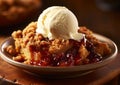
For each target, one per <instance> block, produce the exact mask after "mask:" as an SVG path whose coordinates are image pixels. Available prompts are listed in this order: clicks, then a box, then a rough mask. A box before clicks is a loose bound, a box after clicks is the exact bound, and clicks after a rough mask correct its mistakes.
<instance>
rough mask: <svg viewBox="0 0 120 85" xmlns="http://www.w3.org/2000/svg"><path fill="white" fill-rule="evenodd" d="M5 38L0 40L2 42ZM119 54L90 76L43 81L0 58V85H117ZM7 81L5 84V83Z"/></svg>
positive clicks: (119, 70) (119, 68) (119, 64)
mask: <svg viewBox="0 0 120 85" xmlns="http://www.w3.org/2000/svg"><path fill="white" fill-rule="evenodd" d="M4 39H5V38H4V37H2V38H0V41H3V40H4ZM119 62H120V54H118V55H117V57H116V59H115V60H114V61H113V62H111V63H109V64H108V65H107V66H105V67H102V68H100V69H98V70H96V71H94V72H92V73H90V74H87V75H84V76H81V77H77V78H71V79H45V78H40V77H36V76H33V75H31V74H28V73H26V72H24V71H22V70H21V69H18V68H16V67H14V66H12V65H9V64H8V63H6V62H5V61H3V60H2V59H1V58H0V85H9V84H10V83H12V84H11V85H14V84H21V85H76V84H81V85H102V84H106V83H109V82H110V83H113V82H114V83H113V85H115V83H116V85H118V83H119V82H118V78H119V74H120V63H119ZM5 80H7V82H6V81H5Z"/></svg>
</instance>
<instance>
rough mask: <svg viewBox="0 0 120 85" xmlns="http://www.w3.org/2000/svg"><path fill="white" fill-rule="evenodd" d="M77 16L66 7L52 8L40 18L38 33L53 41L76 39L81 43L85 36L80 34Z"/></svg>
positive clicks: (45, 11)
mask: <svg viewBox="0 0 120 85" xmlns="http://www.w3.org/2000/svg"><path fill="white" fill-rule="evenodd" d="M78 28H79V27H78V21H77V18H76V16H75V15H74V14H73V13H72V12H71V11H70V10H69V9H67V8H66V7H62V6H52V7H49V8H47V9H46V10H44V11H43V12H42V13H41V15H40V16H39V18H38V22H37V29H36V32H37V33H41V34H42V35H43V36H44V37H48V38H49V39H50V40H51V39H56V38H62V39H74V40H77V41H80V40H81V39H82V38H83V37H84V34H82V33H78Z"/></svg>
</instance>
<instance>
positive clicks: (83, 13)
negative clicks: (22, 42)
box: [0, 0, 120, 48]
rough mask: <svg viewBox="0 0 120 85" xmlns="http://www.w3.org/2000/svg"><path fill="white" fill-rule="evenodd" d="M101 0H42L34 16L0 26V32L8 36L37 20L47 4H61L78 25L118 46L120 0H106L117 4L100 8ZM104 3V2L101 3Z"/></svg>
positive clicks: (119, 40) (119, 42) (119, 46)
mask: <svg viewBox="0 0 120 85" xmlns="http://www.w3.org/2000/svg"><path fill="white" fill-rule="evenodd" d="M101 1H102V0H43V1H42V8H40V10H39V12H38V13H37V14H36V15H34V18H33V19H31V20H29V19H28V21H26V22H25V23H20V24H19V25H14V26H8V27H1V29H2V30H3V31H1V32H0V33H1V34H3V35H7V36H10V34H11V33H12V31H13V30H17V29H23V28H24V27H25V26H27V24H28V23H29V22H31V21H37V18H38V16H39V14H40V13H41V11H42V10H44V9H45V8H47V7H49V6H53V5H61V6H66V7H67V8H68V9H70V10H71V11H72V12H74V14H75V15H76V16H77V18H78V21H79V26H86V27H87V28H89V29H91V30H92V31H94V32H96V33H99V34H102V35H104V36H106V37H108V38H110V39H112V40H113V41H114V42H115V43H116V44H117V45H118V48H120V35H119V34H120V10H119V9H120V7H119V6H120V3H119V2H120V1H119V0H106V1H107V2H105V3H109V4H110V3H112V5H114V3H115V5H116V3H117V5H118V6H116V7H115V5H114V7H112V6H111V8H110V9H106V8H105V9H104V8H100V7H99V6H101ZM103 4H104V3H103Z"/></svg>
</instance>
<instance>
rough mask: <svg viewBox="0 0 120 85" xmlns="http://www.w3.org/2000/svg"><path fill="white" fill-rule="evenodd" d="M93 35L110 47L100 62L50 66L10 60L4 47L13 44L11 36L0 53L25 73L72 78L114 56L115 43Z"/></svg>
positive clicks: (110, 59)
mask: <svg viewBox="0 0 120 85" xmlns="http://www.w3.org/2000/svg"><path fill="white" fill-rule="evenodd" d="M94 36H95V37H96V38H97V39H99V40H100V41H102V42H107V43H108V44H109V46H110V48H111V49H112V51H111V54H109V55H108V56H104V59H103V60H102V62H97V63H92V64H87V65H79V66H68V67H50V66H33V65H27V64H24V63H20V62H17V61H14V60H12V56H11V55H9V54H8V53H7V52H6V51H5V50H4V48H5V47H7V46H8V45H14V40H13V38H11V37H10V38H8V39H6V40H5V41H4V42H3V43H2V44H1V46H0V55H1V58H2V59H3V60H4V61H6V62H7V63H9V64H11V65H13V66H16V67H17V68H20V69H23V70H24V71H25V72H27V73H31V74H34V75H37V76H39V77H45V78H73V77H78V76H82V75H85V74H88V73H90V72H93V71H94V70H96V69H99V68H101V67H103V66H106V65H107V64H109V63H110V62H111V61H113V60H114V59H115V58H116V55H117V52H118V49H117V46H116V44H115V43H114V42H113V41H112V40H110V39H108V38H106V37H104V36H102V35H99V34H94Z"/></svg>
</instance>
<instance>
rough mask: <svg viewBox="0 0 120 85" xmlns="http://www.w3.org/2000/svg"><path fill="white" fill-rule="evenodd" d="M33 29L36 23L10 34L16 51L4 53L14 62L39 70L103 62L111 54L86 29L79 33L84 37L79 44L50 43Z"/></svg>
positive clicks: (9, 49)
mask: <svg viewBox="0 0 120 85" xmlns="http://www.w3.org/2000/svg"><path fill="white" fill-rule="evenodd" d="M36 28H37V22H31V23H30V24H29V25H28V26H27V27H26V28H25V29H24V30H23V31H21V30H18V31H14V32H13V33H12V37H13V39H14V40H15V48H14V47H13V46H8V47H7V48H6V51H7V52H8V53H9V54H12V56H13V60H15V61H19V62H22V63H26V64H31V65H38V66H72V65H82V64H88V63H95V62H99V61H102V57H104V56H106V55H109V54H110V52H111V49H110V48H109V46H108V44H107V43H105V42H101V41H99V40H98V39H96V38H95V37H94V36H93V35H92V34H93V32H92V31H91V30H89V29H87V28H86V27H80V29H79V30H78V32H80V33H84V34H85V38H83V39H82V40H81V41H80V42H78V41H75V40H72V39H68V40H64V39H59V38H58V39H53V40H49V39H48V38H44V37H43V36H42V35H41V34H38V33H36Z"/></svg>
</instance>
